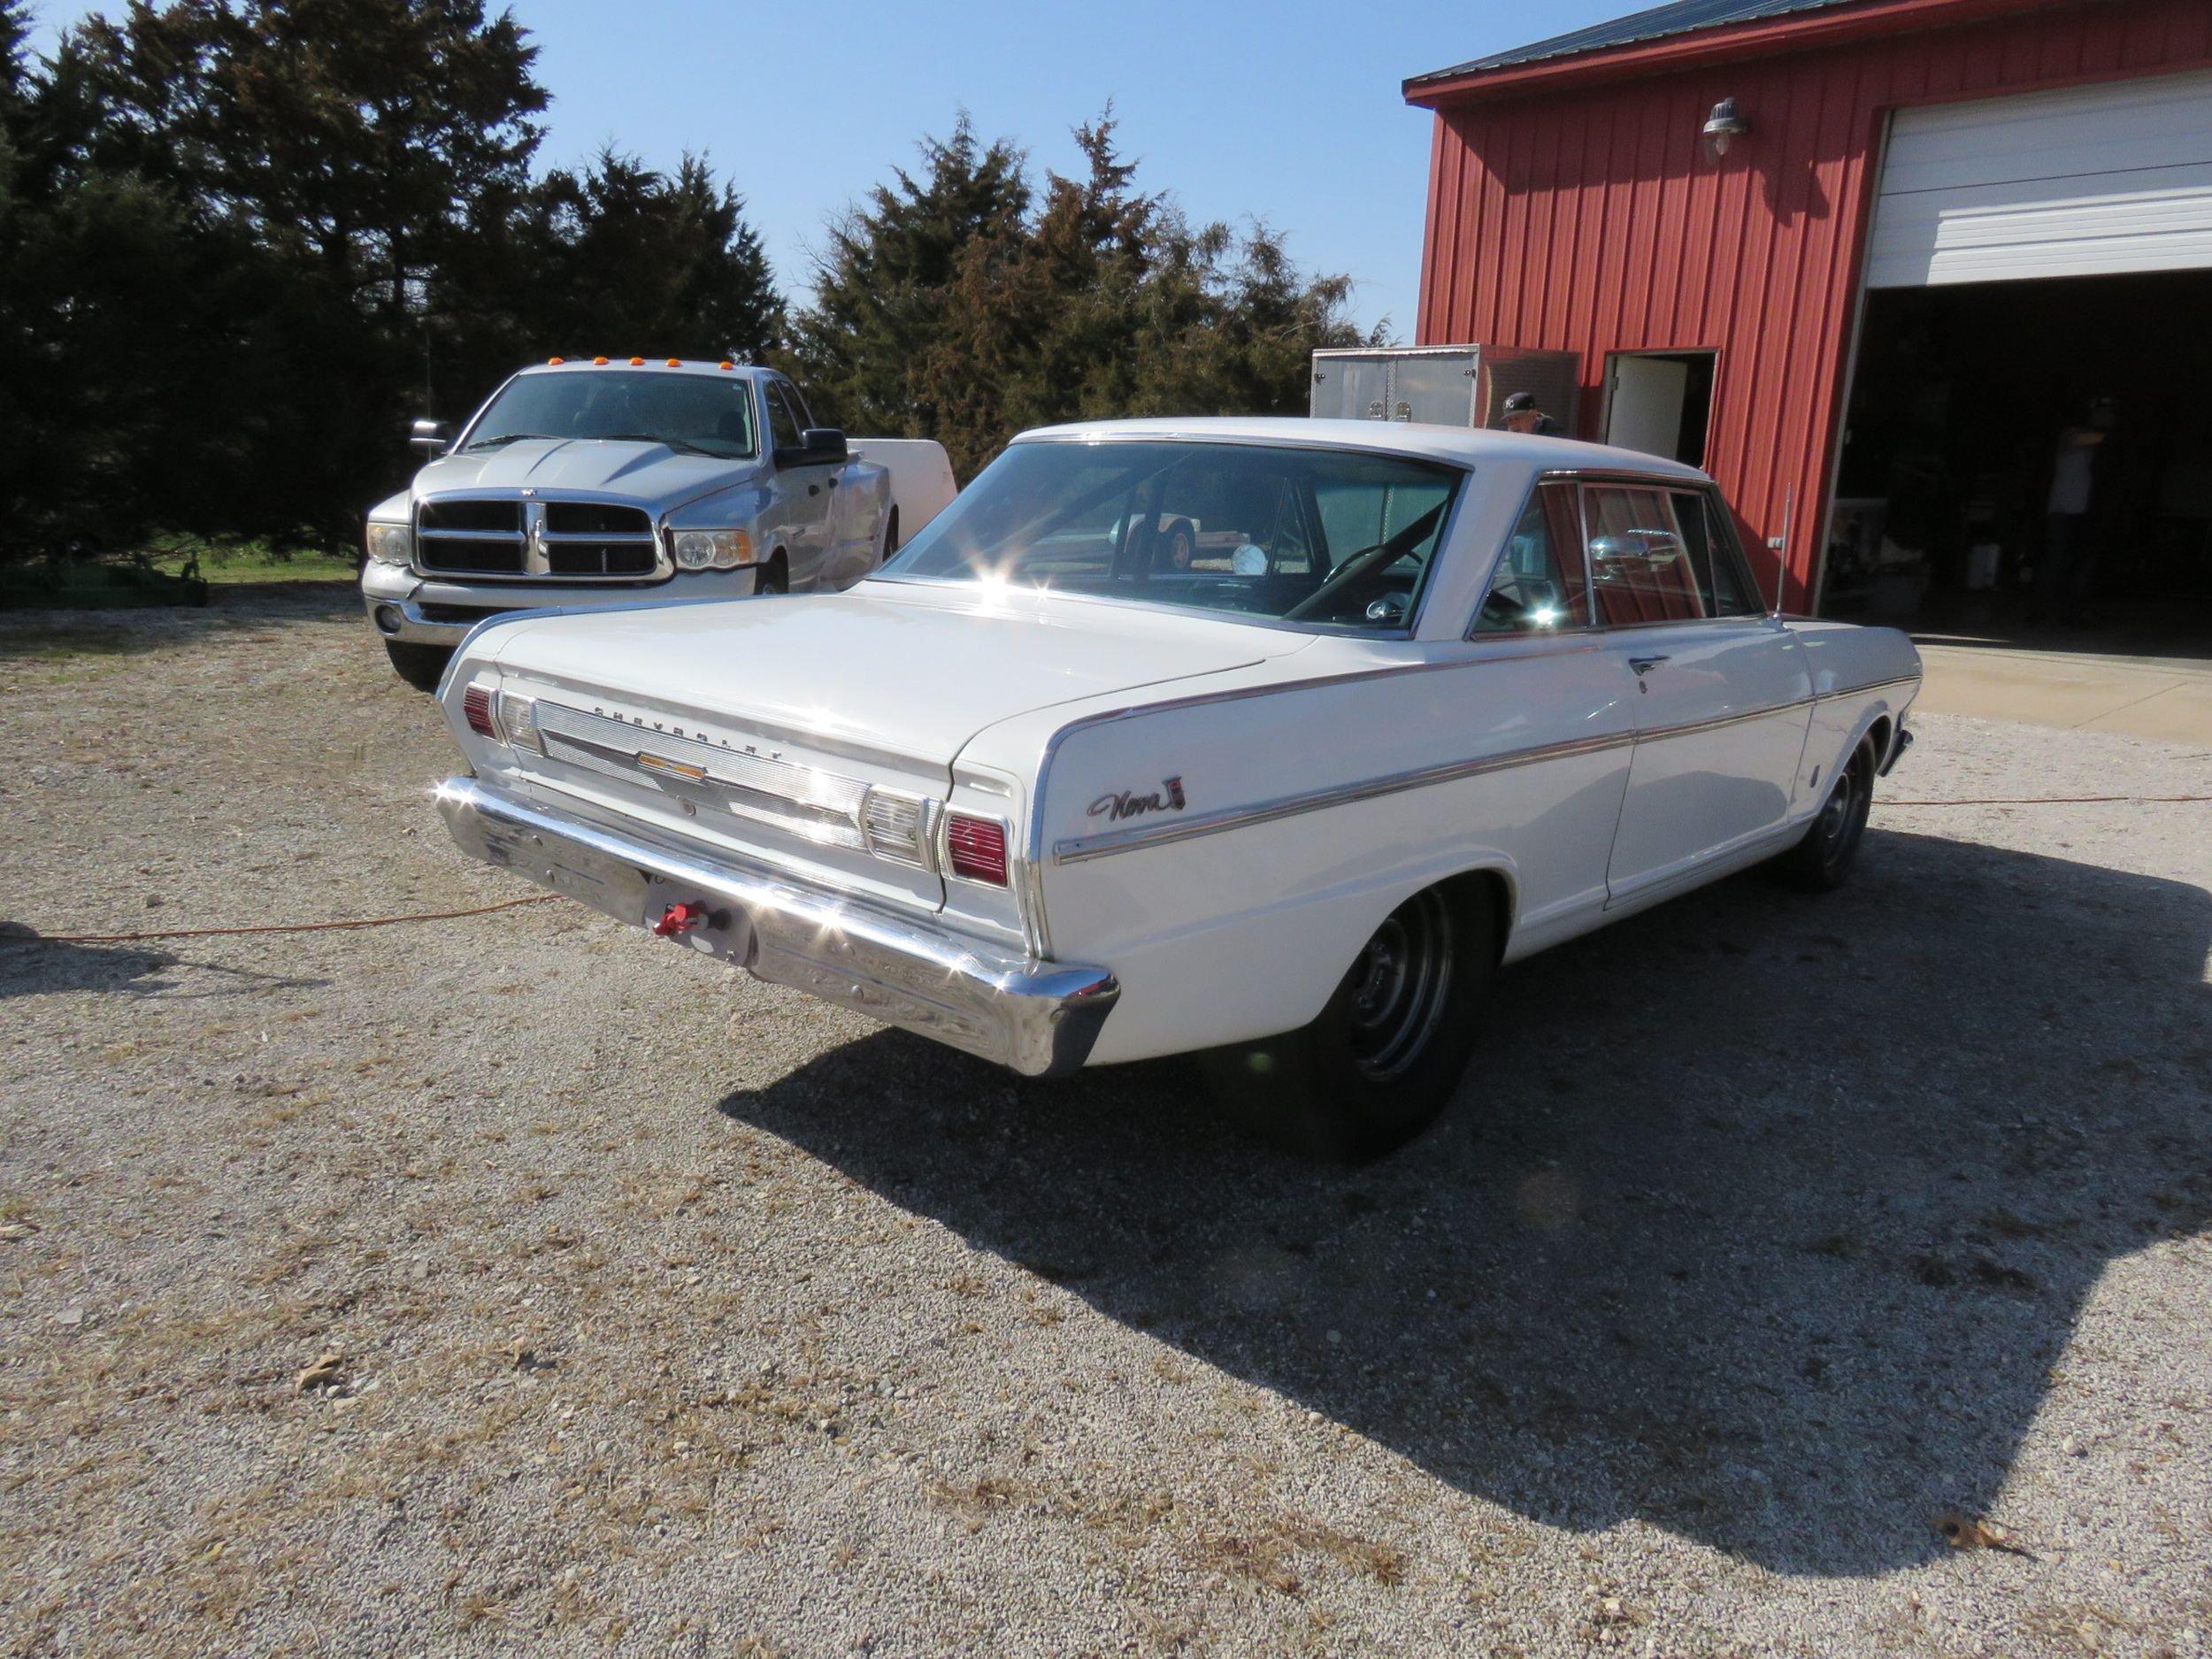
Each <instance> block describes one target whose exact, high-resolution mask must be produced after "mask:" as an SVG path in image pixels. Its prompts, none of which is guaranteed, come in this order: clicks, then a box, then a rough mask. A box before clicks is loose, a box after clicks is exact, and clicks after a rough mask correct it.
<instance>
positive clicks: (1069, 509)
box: [884, 441, 1463, 632]
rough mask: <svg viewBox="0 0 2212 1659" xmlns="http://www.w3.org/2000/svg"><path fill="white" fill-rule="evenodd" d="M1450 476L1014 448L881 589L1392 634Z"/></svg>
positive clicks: (1440, 525) (1060, 447) (1154, 446)
mask: <svg viewBox="0 0 2212 1659" xmlns="http://www.w3.org/2000/svg"><path fill="white" fill-rule="evenodd" d="M1462 477H1463V474H1462V473H1460V472H1457V471H1456V470H1455V469H1453V468H1450V467H1445V466H1437V465H1431V464H1429V463H1426V462H1422V461H1410V460H1404V459H1402V458H1400V457H1395V456H1387V455H1371V454H1366V453H1363V452H1361V451H1358V450H1348V449H1297V448H1289V447H1281V448H1274V447H1269V446H1265V445H1260V444H1244V443H1200V442H1125V441H1124V442H1095V443H1080V442H1030V443H1017V444H1015V445H1013V446H1012V447H1010V449H1007V451H1006V452H1005V453H1004V454H1003V455H1002V456H1000V457H999V458H998V459H997V460H995V461H994V462H992V463H991V465H989V466H987V467H986V468H985V469H984V471H983V472H982V473H981V475H980V476H979V477H978V478H977V479H976V480H975V482H974V483H972V484H971V485H970V486H969V487H968V488H966V489H965V490H964V491H962V492H961V494H960V495H958V496H956V498H955V499H954V501H953V503H952V505H951V506H950V507H949V508H947V509H946V510H945V511H943V512H942V513H941V514H939V515H938V516H937V518H934V519H933V520H932V521H931V522H930V524H929V526H928V527H927V528H926V529H925V530H924V531H922V533H921V534H919V535H918V536H916V537H915V538H914V540H913V541H912V542H911V543H910V545H909V546H908V547H907V548H906V549H905V550H904V551H903V552H902V553H901V554H899V555H898V557H895V558H894V559H893V560H892V561H891V562H890V563H889V564H888V565H886V566H885V569H884V574H886V575H887V576H890V577H893V578H895V579H896V578H904V579H907V580H918V581H941V582H992V583H1012V584H1016V585H1019V586H1023V587H1030V588H1052V589H1054V590H1056V591H1059V592H1064V593H1072V594H1089V595H1102V596H1110V597H1113V598H1119V599H1128V600H1135V601H1141V602H1144V603H1149V604H1167V605H1177V606H1181V607H1184V608H1187V609H1189V610H1193V611H1225V612H1228V613H1230V614H1233V615H1236V616H1242V617H1253V618H1264V619H1266V620H1269V621H1276V622H1288V623H1294V624H1295V623H1309V624H1311V625H1313V626H1328V627H1351V628H1358V629H1362V630H1370V631H1377V632H1386V631H1391V630H1396V629H1402V628H1405V627H1407V626H1409V624H1410V621H1411V618H1412V616H1413V612H1414V608H1415V607H1416V606H1417V604H1418V603H1419V602H1420V596H1421V589H1422V588H1423V585H1424V584H1425V582H1426V580H1427V579H1428V572H1429V566H1430V565H1431V564H1432V561H1433V557H1434V555H1435V552H1436V549H1437V546H1438V543H1439V542H1440V541H1441V540H1442V536H1443V529H1444V525H1445V521H1446V520H1447V518H1449V516H1450V513H1451V507H1452V502H1453V500H1454V498H1455V495H1456V494H1457V492H1458V489H1459V486H1460V482H1461V480H1462Z"/></svg>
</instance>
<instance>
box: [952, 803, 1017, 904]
mask: <svg viewBox="0 0 2212 1659" xmlns="http://www.w3.org/2000/svg"><path fill="white" fill-rule="evenodd" d="M945 853H946V856H947V859H948V862H949V863H950V864H951V865H952V872H953V874H955V875H956V876H965V877H966V878H967V879H969V880H971V881H987V882H989V883H990V884H991V885H992V886H993V887H1004V886H1005V885H1006V826H1005V825H1003V824H1002V823H1000V822H999V821H998V819H996V818H970V817H969V816H968V815H967V814H966V813H964V812H949V813H947V814H946V815H945Z"/></svg>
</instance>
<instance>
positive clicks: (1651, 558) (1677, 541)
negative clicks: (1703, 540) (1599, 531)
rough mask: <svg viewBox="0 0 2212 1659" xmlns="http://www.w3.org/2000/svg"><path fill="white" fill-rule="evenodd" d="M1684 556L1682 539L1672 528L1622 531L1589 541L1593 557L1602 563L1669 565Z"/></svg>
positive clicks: (1595, 560)
mask: <svg viewBox="0 0 2212 1659" xmlns="http://www.w3.org/2000/svg"><path fill="white" fill-rule="evenodd" d="M1590 557H1591V558H1592V560H1594V562H1596V563H1598V564H1601V565H1624V564H1630V563H1634V564H1641V565H1669V564H1671V563H1673V562H1674V561H1675V560H1676V559H1678V558H1679V557H1682V538H1681V537H1680V536H1678V535H1676V534H1674V533H1673V532H1672V531H1671V530H1623V531H1620V532H1618V533H1617V534H1613V535H1601V536H1596V537H1594V538H1592V540H1591V542H1590Z"/></svg>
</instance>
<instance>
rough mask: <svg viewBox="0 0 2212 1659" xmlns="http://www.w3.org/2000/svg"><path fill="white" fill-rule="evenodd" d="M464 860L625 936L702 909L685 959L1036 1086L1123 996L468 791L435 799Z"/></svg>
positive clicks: (444, 787)
mask: <svg viewBox="0 0 2212 1659" xmlns="http://www.w3.org/2000/svg"><path fill="white" fill-rule="evenodd" d="M437 802H438V810H439V812H440V813H441V814H442V815H443V817H444V818H445V823H446V828H447V829H448V830H449V831H450V832H451V833H452V835H453V839H454V841H455V842H456V843H457V844H458V845H459V847H460V848H461V849H462V851H464V852H465V853H468V854H470V855H471V856H473V857H477V858H480V859H482V860H483V861H484V862H485V863H486V864H496V865H498V866H499V867H501V868H502V869H506V870H511V871H513V872H515V873H516V874H517V875H519V876H522V877H524V878H526V879H528V880H531V881H534V882H535V883H537V885H538V886H540V887H549V888H550V889H551V890H552V891H554V892H556V893H558V894H561V895H565V897H568V898H572V899H574V900H576V901H577V902H580V903H583V904H588V905H590V906H591V907H592V909H594V910H601V911H603V912H604V913H605V914H607V915H609V916H611V917H613V918H615V919H616V920H617V921H621V922H627V923H630V924H631V925H632V926H650V925H651V924H652V923H653V922H654V921H656V920H657V919H658V918H660V917H661V916H663V915H664V913H665V912H666V911H667V910H668V909H669V907H670V906H672V905H675V904H695V905H700V906H703V908H704V910H705V912H706V918H705V920H704V921H703V923H702V924H701V925H700V926H698V927H696V929H695V930H694V931H690V932H687V933H684V934H682V935H680V936H681V937H682V938H683V940H684V941H685V942H686V943H687V944H689V945H690V946H691V947H692V948H693V949H696V950H701V951H704V952H705V953H707V954H708V955H710V956H718V957H719V958H721V959H722V960H723V961H725V962H732V963H735V964H737V965H738V966H740V967H741V968H744V969H745V970H747V971H748V972H750V973H751V974H752V975H753V976H754V977H755V978H756V979H766V980H768V981H770V982H771V983H772V984H776V985H787V986H791V987H794V988H795V989H797V990H801V991H805V992H809V993H810V994H811V995H815V996H818V997H820V998H821V999H822V1000H823V1001H825V1002H835V1003H837V1004H839V1005H840V1006H841V1007H844V1008H850V1009H854V1010H858V1011H859V1012H861V1013H863V1014H866V1015H868V1016H869V1017H870V1018H874V1019H879V1020H882V1021H883V1022H884V1023H885V1024H886V1025H897V1026H901V1027H902V1028H903V1029H905V1030H907V1031H911V1032H915V1033H918V1034H919V1035H921V1036H925V1037H933V1038H935V1039H936V1040H937V1041H940V1042H942V1043H946V1044H949V1045H950V1046H951V1047H953V1048H960V1049H964V1050H965V1051H966V1052H968V1053H970V1054H973V1055H979V1056H982V1057H983V1058H984V1059H987V1060H995V1061H997V1062H998V1063H999V1064H1002V1065H1005V1066H1010V1067H1011V1068H1012V1069H1013V1070H1015V1071H1019V1072H1022V1073H1023V1074H1025V1076H1029V1077H1058V1076H1063V1075H1064V1074H1066V1073H1067V1072H1070V1071H1075V1070H1077V1069H1078V1068H1079V1067H1080V1066H1081V1065H1082V1064H1083V1062H1084V1061H1085V1060H1086V1059H1087V1057H1088V1056H1089V1055H1090V1052H1091V1046H1092V1044H1093V1043H1094V1042H1096V1041H1097V1040H1098V1033H1099V1028H1100V1026H1102V1025H1103V1024H1104V1023H1105V1020H1106V1016H1107V1015H1108V1014H1109V1013H1110V1011H1112V1009H1113V1006H1114V1002H1115V999H1116V998H1118V996H1119V995H1121V987H1120V986H1119V985H1118V984H1117V983H1116V982H1115V979H1114V976H1113V975H1112V974H1110V973H1109V972H1106V971H1105V970H1104V969H1102V968H1081V967H1068V966H1064V965H1063V964H1059V963H1053V962H1036V961H1032V960H1029V959H1027V958H1025V957H1023V956H1010V955H1002V954H999V953H998V952H996V951H995V950H993V949H991V947H990V946H988V945H987V944H985V943H983V942H981V941H975V940H970V939H966V938H964V937H962V936H961V935H959V934H956V933H952V932H950V931H949V930H947V929H944V928H941V927H937V926H933V925H931V924H929V923H927V922H925V921H921V920H918V919H917V918H910V917H905V916H901V915H898V914H897V913H895V912H894V911H892V910H887V909H883V908H879V907H878V906H875V905H872V904H869V903H866V902H863V901H860V900H856V899H853V898H850V897H847V896H844V895H839V894H835V893H833V892H830V891H828V890H826V889H825V888H820V887H811V886H809V885H806V884H804V883H802V882H799V881H796V880H794V879H791V878H789V877H787V876H781V875H777V874H773V873H771V872H767V871H764V870H756V869H752V868H749V867H745V866H741V865H736V864H723V863H720V862H713V861H710V860H707V859H705V858H703V857H701V856H699V855H698V854H697V853H696V852H695V851H691V850H687V849H680V848H675V847H671V846H668V845H666V844H664V843H662V842H659V841H654V840H649V839H648V838H646V837H645V836H642V835H639V834H637V833H634V832H624V833H615V832H612V831H609V830H604V829H601V828H598V827H597V826H593V825H590V824H587V823H584V822H582V821H581V820H580V819H578V818H572V817H571V816H569V815H568V814H566V813H557V812H553V811H549V810H546V809H545V808H543V807H541V806H537V805H534V804H532V803H526V802H524V801H522V800H519V799H518V798H517V797H516V796H514V795H509V794H506V793H504V792H503V791H501V790H497V789H494V788H492V787H488V785H486V784H484V783H482V782H481V781H480V780H477V779H475V778H449V779H448V780H446V781H445V782H444V783H442V784H441V785H439V787H438V791H437Z"/></svg>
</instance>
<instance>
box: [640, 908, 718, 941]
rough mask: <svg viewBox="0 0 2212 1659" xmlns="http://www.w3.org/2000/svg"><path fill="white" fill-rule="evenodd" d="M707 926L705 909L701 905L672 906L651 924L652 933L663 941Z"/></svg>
mask: <svg viewBox="0 0 2212 1659" xmlns="http://www.w3.org/2000/svg"><path fill="white" fill-rule="evenodd" d="M706 925H707V907H706V906H705V905H703V904H672V905H670V906H669V907H668V908H667V909H666V910H663V911H662V912H661V918H660V920H658V921H657V922H655V923H654V924H653V931H654V932H655V933H657V934H659V935H660V936H661V937H662V938H663V939H673V938H675V937H676V935H677V934H679V933H691V932H693V931H694V930H695V929H697V928H701V927H704V926H706Z"/></svg>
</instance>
